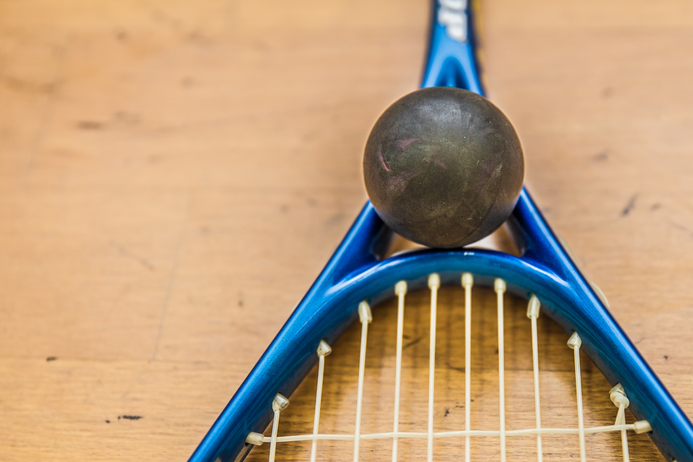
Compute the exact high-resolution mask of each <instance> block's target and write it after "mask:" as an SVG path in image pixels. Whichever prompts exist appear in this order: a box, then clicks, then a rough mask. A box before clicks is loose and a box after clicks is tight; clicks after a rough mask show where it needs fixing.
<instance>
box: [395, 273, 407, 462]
mask: <svg viewBox="0 0 693 462" xmlns="http://www.w3.org/2000/svg"><path fill="white" fill-rule="evenodd" d="M406 293H407V283H406V282H405V281H399V282H398V283H397V284H396V285H395V294H397V297H398V299H399V300H398V306H397V362H396V365H395V417H394V424H393V433H394V434H395V435H397V432H398V431H399V393H400V382H401V378H402V338H403V337H404V296H405V295H406ZM392 462H397V436H394V437H393V439H392Z"/></svg>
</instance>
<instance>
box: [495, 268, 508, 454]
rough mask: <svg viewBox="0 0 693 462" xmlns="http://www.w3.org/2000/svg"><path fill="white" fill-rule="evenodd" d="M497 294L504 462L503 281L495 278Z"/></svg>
mask: <svg viewBox="0 0 693 462" xmlns="http://www.w3.org/2000/svg"><path fill="white" fill-rule="evenodd" d="M494 287H495V289H496V293H497V294H498V398H499V401H500V404H499V407H500V446H501V462H505V455H506V454H505V365H504V363H505V355H504V354H503V349H504V343H503V293H504V292H505V281H503V280H502V279H500V278H499V279H496V282H495V284H494Z"/></svg>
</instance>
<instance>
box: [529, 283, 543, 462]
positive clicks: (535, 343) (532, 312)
mask: <svg viewBox="0 0 693 462" xmlns="http://www.w3.org/2000/svg"><path fill="white" fill-rule="evenodd" d="M539 308H540V304H539V299H538V298H537V297H536V296H534V295H532V298H531V299H530V300H529V306H528V307H527V317H528V318H529V319H530V320H531V322H532V369H533V370H534V408H535V413H536V416H537V428H541V401H540V399H539V351H538V350H539V339H538V337H539V336H538V334H537V318H538V317H539ZM543 460H544V454H543V451H542V447H541V434H538V435H537V461H538V462H542V461H543Z"/></svg>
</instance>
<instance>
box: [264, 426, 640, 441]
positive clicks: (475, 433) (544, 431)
mask: <svg viewBox="0 0 693 462" xmlns="http://www.w3.org/2000/svg"><path fill="white" fill-rule="evenodd" d="M636 427H637V426H636V424H623V425H606V426H602V427H588V428H584V429H583V430H584V432H585V435H587V434H595V433H609V432H620V431H622V430H627V431H636ZM579 433H580V430H579V429H577V428H526V429H522V430H506V432H505V436H506V437H518V436H533V435H579ZM428 435H429V433H428V432H398V433H392V432H384V433H369V434H362V435H360V436H359V439H362V440H379V439H389V438H395V437H397V438H400V439H401V438H412V439H414V438H419V439H423V438H428ZM466 436H470V437H496V438H498V437H499V436H500V431H497V430H471V431H466V430H457V431H449V432H437V433H433V438H459V437H466ZM268 439H269V438H268V437H266V436H263V437H262V442H264V441H267V440H268ZM313 439H316V440H319V441H351V440H354V439H355V437H354V435H350V434H343V435H326V434H325V435H291V436H279V437H277V443H293V442H298V441H312V440H313Z"/></svg>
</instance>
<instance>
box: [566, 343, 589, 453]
mask: <svg viewBox="0 0 693 462" xmlns="http://www.w3.org/2000/svg"><path fill="white" fill-rule="evenodd" d="M581 345H582V339H580V336H579V335H578V333H577V332H573V335H571V336H570V338H569V339H568V346H569V347H570V348H572V349H573V352H574V354H575V389H576V393H577V411H578V433H579V437H580V462H585V422H584V418H583V414H582V375H581V371H580V346H581Z"/></svg>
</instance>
